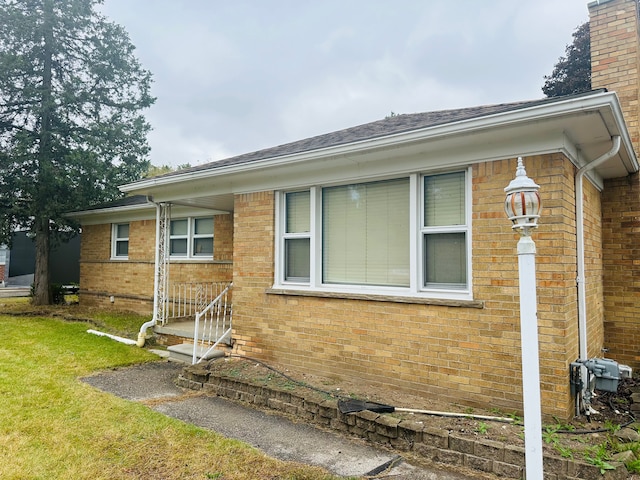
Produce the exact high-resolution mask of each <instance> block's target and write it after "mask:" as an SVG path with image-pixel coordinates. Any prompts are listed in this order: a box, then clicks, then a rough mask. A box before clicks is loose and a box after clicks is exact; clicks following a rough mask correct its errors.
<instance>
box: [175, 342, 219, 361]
mask: <svg viewBox="0 0 640 480" xmlns="http://www.w3.org/2000/svg"><path fill="white" fill-rule="evenodd" d="M208 349H209V347H206V348H205V347H198V350H197V352H196V357H197V359H198V360H199V359H200V358H202V355H204V354H205V353H206V352H207V350H208ZM167 350H168V351H169V360H173V361H176V362H182V363H187V364H189V365H190V364H191V363H192V361H193V343H182V344H180V345H171V346H170V347H167ZM220 357H224V352H223V351H222V350H212V351H211V352H209V354H208V355H207V356H206V357H205V358H204V359H205V360H211V359H212V358H220Z"/></svg>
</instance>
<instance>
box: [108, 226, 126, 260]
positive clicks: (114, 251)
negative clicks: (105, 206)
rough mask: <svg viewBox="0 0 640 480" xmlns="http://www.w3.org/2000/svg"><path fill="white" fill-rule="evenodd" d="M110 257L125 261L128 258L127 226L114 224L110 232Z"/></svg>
mask: <svg viewBox="0 0 640 480" xmlns="http://www.w3.org/2000/svg"><path fill="white" fill-rule="evenodd" d="M111 257H112V258H117V259H122V260H126V259H127V258H128V257H129V224H128V223H114V224H113V225H112V230H111Z"/></svg>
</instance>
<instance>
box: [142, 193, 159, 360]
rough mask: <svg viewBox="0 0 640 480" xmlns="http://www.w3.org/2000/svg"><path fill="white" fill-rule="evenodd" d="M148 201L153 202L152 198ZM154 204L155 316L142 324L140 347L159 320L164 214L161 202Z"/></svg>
mask: <svg viewBox="0 0 640 480" xmlns="http://www.w3.org/2000/svg"><path fill="white" fill-rule="evenodd" d="M147 200H148V199H147ZM148 201H149V202H150V203H151V201H150V200H148ZM154 204H155V206H156V241H155V243H156V258H155V263H154V265H155V271H154V275H153V318H152V319H151V320H149V321H148V322H145V323H143V324H142V325H141V326H140V331H139V332H138V341H137V342H136V345H138V347H140V348H142V347H144V342H145V341H146V339H147V330H148V329H149V328H151V327H154V326H155V325H156V323H157V322H158V284H159V283H160V268H159V263H160V250H159V248H158V239H159V238H160V215H161V214H162V212H161V208H162V207H161V206H160V204H159V203H154Z"/></svg>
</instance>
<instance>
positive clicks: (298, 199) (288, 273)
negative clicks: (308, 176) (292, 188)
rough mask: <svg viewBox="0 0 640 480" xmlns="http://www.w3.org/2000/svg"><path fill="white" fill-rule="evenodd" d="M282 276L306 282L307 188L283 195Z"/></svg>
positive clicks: (308, 258) (308, 246) (308, 264)
mask: <svg viewBox="0 0 640 480" xmlns="http://www.w3.org/2000/svg"><path fill="white" fill-rule="evenodd" d="M284 204H285V206H284V209H285V212H286V213H285V218H286V220H285V226H284V235H283V237H284V244H283V245H284V259H285V260H284V278H285V279H286V281H288V282H302V283H308V282H309V280H310V268H311V256H310V249H311V195H310V192H309V190H306V191H303V192H290V193H286V194H285V195H284Z"/></svg>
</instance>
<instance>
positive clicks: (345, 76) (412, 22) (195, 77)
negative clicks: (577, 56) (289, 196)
mask: <svg viewBox="0 0 640 480" xmlns="http://www.w3.org/2000/svg"><path fill="white" fill-rule="evenodd" d="M587 4H588V1H587V0H225V1H222V0H104V8H103V9H102V10H103V12H104V13H105V14H106V15H107V17H108V18H109V19H110V20H112V21H114V22H116V23H118V24H120V25H122V26H123V27H124V28H125V29H126V30H127V31H128V33H129V36H130V37H131V41H132V43H133V44H134V45H136V47H137V50H136V51H137V55H138V58H139V59H140V61H141V63H142V64H143V66H144V67H145V68H147V69H148V70H150V71H151V72H152V73H153V75H154V85H153V94H154V95H155V96H156V97H157V101H156V104H155V105H154V106H153V107H152V108H151V109H149V110H148V111H147V114H146V115H147V119H148V120H149V122H150V123H151V125H152V126H153V132H152V133H151V134H150V137H149V142H150V144H151V148H152V151H151V162H152V163H153V164H154V165H158V166H160V165H173V166H176V165H180V164H185V163H189V164H191V165H192V166H194V165H198V164H202V163H205V162H210V161H214V160H219V159H222V158H226V157H229V156H233V155H237V154H241V153H246V152H251V151H254V150H259V149H261V148H266V147H270V146H275V145H280V144H283V143H287V142H291V141H295V140H299V139H303V138H307V137H311V136H314V135H319V134H322V133H328V132H331V131H335V130H339V129H342V128H347V127H351V126H355V125H360V124H363V123H368V122H372V121H375V120H379V119H382V118H384V117H385V116H386V115H389V114H390V113H391V112H395V113H414V112H427V111H434V110H443V109H449V108H459V107H469V106H476V105H486V104H493V103H501V102H511V101H518V100H530V99H537V98H542V97H543V96H544V95H543V94H542V91H541V87H542V85H543V83H544V78H543V77H544V75H549V74H550V73H551V72H552V70H553V66H554V64H555V63H556V62H557V60H558V58H559V57H560V56H561V55H564V53H565V47H566V46H567V45H568V44H570V43H571V42H572V36H571V34H572V33H573V32H574V31H575V29H576V27H577V26H578V25H580V24H582V23H583V22H585V21H586V20H587V19H588V10H587Z"/></svg>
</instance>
